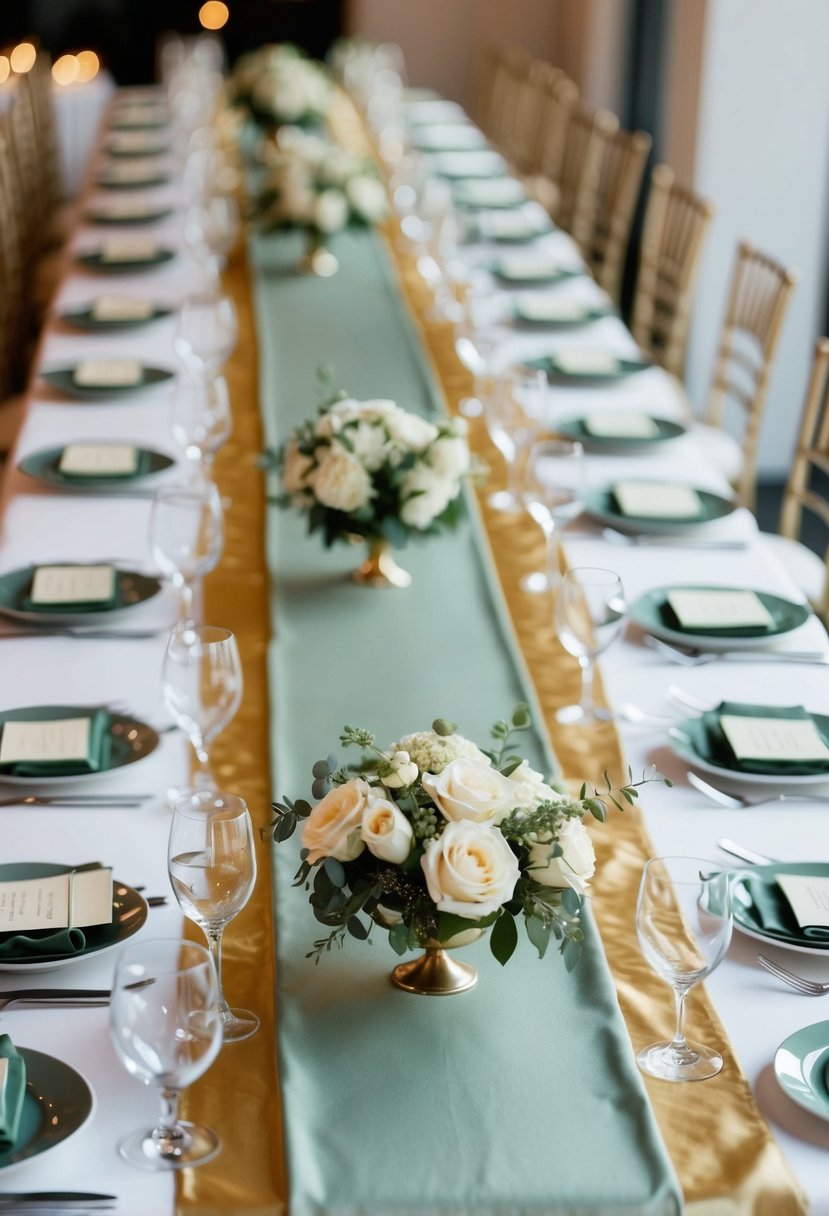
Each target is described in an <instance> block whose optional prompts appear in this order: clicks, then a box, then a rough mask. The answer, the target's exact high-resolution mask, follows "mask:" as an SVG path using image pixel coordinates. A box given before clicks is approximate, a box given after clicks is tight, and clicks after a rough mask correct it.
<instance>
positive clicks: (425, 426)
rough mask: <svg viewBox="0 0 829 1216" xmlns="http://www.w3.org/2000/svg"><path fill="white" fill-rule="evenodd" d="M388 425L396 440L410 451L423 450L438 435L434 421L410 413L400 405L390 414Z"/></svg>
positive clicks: (391, 434)
mask: <svg viewBox="0 0 829 1216" xmlns="http://www.w3.org/2000/svg"><path fill="white" fill-rule="evenodd" d="M387 426H388V428H389V435H390V436H391V438H392V439H393V440H394V442H395V443H397V444H399V445H400V446H401V447H403V448H405V449H406V450H407V451H410V452H422V451H423V450H424V449H425V448H428V446H429V444H430V443H434V441H435V440H436V439H437V437H438V428H437V427H436V426H435V424H434V423H433V422H429V421H428V419H426V418H421V417H420V416H419V415H418V414H409V413H408V412H407V411H406V410H402V409H400V407H399V406H398V407H397V408H396V409H395V410H394V411H393V412H391V413H390V414H389V416H388V420H387Z"/></svg>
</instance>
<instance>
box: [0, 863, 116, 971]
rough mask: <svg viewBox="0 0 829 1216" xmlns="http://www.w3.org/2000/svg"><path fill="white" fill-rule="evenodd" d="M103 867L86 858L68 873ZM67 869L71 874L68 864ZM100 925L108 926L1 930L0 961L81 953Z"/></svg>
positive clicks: (67, 955) (17, 960)
mask: <svg viewBox="0 0 829 1216" xmlns="http://www.w3.org/2000/svg"><path fill="white" fill-rule="evenodd" d="M103 868H104V866H103V862H100V861H88V862H85V863H84V864H83V865H80V866H72V867H71V873H73V874H78V873H80V872H81V871H84V870H101V869H103ZM66 872H67V874H68V873H70V868H69V867H67V870H66ZM101 927H103V928H105V929H107V930H108V929H109V928H110V926H109V925H105V926H99V925H89V926H88V927H87V929H86V930H84V929H78V928H74V927H73V928H69V929H31V930H29V931H28V932H26V933H0V962H12V961H13V962H37V961H38V959H40V958H44V957H49V958H67V957H69V956H70V955H73V954H83V952H84V950H85V949H86V947H87V945H91V944H94V939H95V931H96V930H97V929H100V928H101ZM88 939H89V940H88Z"/></svg>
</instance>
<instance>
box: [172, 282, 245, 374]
mask: <svg viewBox="0 0 829 1216" xmlns="http://www.w3.org/2000/svg"><path fill="white" fill-rule="evenodd" d="M238 337H239V322H238V319H237V316H236V306H235V304H234V303H233V301H232V300H231V299H230V297H229V296H195V297H193V298H192V299H189V300H185V301H184V303H183V304H182V306H181V309H180V310H179V313H178V317H177V318H176V331H175V336H174V338H173V349H174V350H175V352H176V354H177V355H178V357H179V359H180V360H181V362H182V363H183V364H184V366H185V367H186V368H187V369H188V370H190V371H191V372H194V373H196V374H197V375H202V376H209V375H216V374H217V373H218V372H219V371H220V370H221V367H222V364H223V363H224V362H225V361H226V360H227V359H228V358H229V357H230V355H231V354H232V353H233V351H234V350H235V348H236V342H237V340H238Z"/></svg>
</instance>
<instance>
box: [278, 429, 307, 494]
mask: <svg viewBox="0 0 829 1216" xmlns="http://www.w3.org/2000/svg"><path fill="white" fill-rule="evenodd" d="M313 463H314V462H313V460H312V459H311V457H310V456H305V455H304V454H303V453H302V452H300V450H299V446H298V444H297V441H296V440H295V439H290V440H289V441H288V445H287V447H286V448H285V460H284V462H283V465H282V484H283V486H284V487H285V493H286V494H299V493H300V491H302V490H305V489H307V488H308V483H307V481H306V477H307V474H308V470H309V469H310V468H311V465H312V464H313Z"/></svg>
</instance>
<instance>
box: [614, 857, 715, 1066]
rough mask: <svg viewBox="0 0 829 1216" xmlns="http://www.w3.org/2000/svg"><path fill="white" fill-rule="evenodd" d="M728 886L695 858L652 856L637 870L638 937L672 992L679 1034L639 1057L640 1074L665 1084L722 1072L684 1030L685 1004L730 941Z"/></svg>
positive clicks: (709, 864)
mask: <svg viewBox="0 0 829 1216" xmlns="http://www.w3.org/2000/svg"><path fill="white" fill-rule="evenodd" d="M731 929H732V908H731V884H730V876H729V874H728V871H727V870H723V869H721V868H720V867H719V866H718V865H716V864H715V863H712V862H709V861H704V860H701V859H700V858H697V857H655V858H653V859H652V860H650V861H649V862H648V863H647V865H646V866H645V868H644V871H643V872H642V881H641V884H640V886H639V898H638V901H637V904H636V933H637V936H638V938H639V945H640V947H641V950H642V953H643V954H644V956H645V959H646V961H647V962H648V964H649V966H650V967H652V968H653V970H654V971H655V972H656V974H657V975H658V976H659V978H660V979H663V980H664V981H665V983H666V984H668V985H669V986H670V988H671V989H672V990H673V994H674V1001H675V1005H676V1031H675V1033H674V1037H673V1039H672V1040H671V1041H670V1042H663V1043H653V1044H652V1045H651V1046H650V1047H646V1048H644V1049H643V1050H642V1051H640V1052H639V1054H638V1055H637V1057H636V1060H637V1063H638V1064H639V1067H640V1068H641V1069H642V1071H643V1072H646V1073H649V1074H650V1075H651V1076H652V1077H659V1078H661V1079H662V1080H663V1081H703V1080H705V1079H706V1078H707V1077H714V1076H716V1075H717V1073H718V1072H720V1070H721V1069H722V1066H723V1059H722V1056H721V1055H720V1053H719V1052H718V1051H714V1050H712V1049H711V1048H710V1047H704V1046H702V1045H701V1044H698V1043H689V1042H688V1040H687V1039H686V1038H685V1033H684V1030H683V1015H684V1011H685V998H686V997H687V995H688V993H689V992H690V991H691V989H692V988H693V987H694V985H695V984H697V983H699V981H700V980H701V979H704V978H705V976H706V975H709V974H710V973H711V972H712V971H713V970H714V968H715V967H716V966H717V965H718V964H719V963H720V962H721V961H722V958H723V956H724V954H725V952H726V950H727V949H728V944H729V942H730V941H731Z"/></svg>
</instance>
